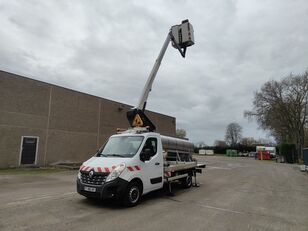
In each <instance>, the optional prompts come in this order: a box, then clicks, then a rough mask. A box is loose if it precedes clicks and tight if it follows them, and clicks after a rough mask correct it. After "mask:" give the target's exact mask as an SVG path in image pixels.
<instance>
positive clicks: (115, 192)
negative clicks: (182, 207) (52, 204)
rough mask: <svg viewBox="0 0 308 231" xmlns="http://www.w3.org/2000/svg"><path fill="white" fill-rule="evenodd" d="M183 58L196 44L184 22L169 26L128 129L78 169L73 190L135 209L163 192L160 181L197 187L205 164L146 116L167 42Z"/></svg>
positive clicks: (188, 144) (186, 144)
mask: <svg viewBox="0 0 308 231" xmlns="http://www.w3.org/2000/svg"><path fill="white" fill-rule="evenodd" d="M170 41H172V45H173V46H174V47H175V48H176V49H178V50H179V51H180V53H181V55H182V56H183V57H185V53H186V48H187V47H188V46H191V45H193V44H194V39H193V28H192V26H191V24H190V23H189V22H188V20H185V21H183V22H182V24H180V25H176V26H173V27H171V29H170V32H169V33H168V36H167V39H166V41H165V43H164V45H163V48H162V50H161V51H160V53H159V56H158V58H157V60H156V62H155V64H154V67H153V69H152V71H151V73H150V76H149V78H148V80H147V82H146V84H145V87H144V89H143V93H142V95H141V97H140V100H139V103H138V104H137V106H136V107H135V108H133V109H132V110H131V111H129V112H128V113H127V118H128V121H129V123H130V125H131V127H132V128H130V129H128V130H126V131H123V132H118V133H117V134H115V135H112V136H111V137H110V138H109V139H108V141H107V142H106V143H105V144H104V145H103V146H102V147H101V148H100V149H99V150H98V152H97V153H96V154H95V155H94V156H93V157H92V158H90V159H89V160H87V161H86V162H84V163H83V164H82V166H81V167H80V170H79V172H78V176H77V191H78V193H79V194H81V195H83V196H85V197H89V198H93V197H94V198H99V199H107V198H118V199H120V200H122V201H123V202H124V204H125V205H127V206H134V205H137V204H138V202H139V201H140V198H141V196H142V195H144V194H146V193H149V192H151V191H153V190H157V189H161V188H162V187H163V184H164V182H166V183H168V186H169V192H171V190H172V185H171V182H174V181H179V182H180V183H181V184H182V185H183V187H185V188H189V187H191V186H192V185H193V178H194V179H195V182H194V183H195V184H196V174H197V173H201V172H202V168H204V167H205V164H200V163H197V161H195V160H193V159H192V153H193V147H194V146H193V144H192V143H191V142H189V141H187V140H182V139H178V138H173V137H168V136H162V135H160V134H159V133H156V132H155V129H156V128H155V125H154V124H153V123H152V122H151V121H150V119H149V118H148V117H147V116H146V114H145V107H146V101H147V98H148V95H149V92H150V90H151V88H152V83H153V81H154V78H155V76H156V73H157V71H158V68H159V65H160V63H161V60H162V58H163V56H164V53H165V51H166V49H167V47H168V44H169V42H170Z"/></svg>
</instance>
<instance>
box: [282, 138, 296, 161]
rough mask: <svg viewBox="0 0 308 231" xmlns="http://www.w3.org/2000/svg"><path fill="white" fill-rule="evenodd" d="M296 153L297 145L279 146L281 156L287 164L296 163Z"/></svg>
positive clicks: (285, 144)
mask: <svg viewBox="0 0 308 231" xmlns="http://www.w3.org/2000/svg"><path fill="white" fill-rule="evenodd" d="M295 152H296V146H295V144H287V143H284V144H281V145H279V154H280V155H282V156H283V157H284V159H285V161H286V163H290V164H293V163H294V160H295V159H294V157H295Z"/></svg>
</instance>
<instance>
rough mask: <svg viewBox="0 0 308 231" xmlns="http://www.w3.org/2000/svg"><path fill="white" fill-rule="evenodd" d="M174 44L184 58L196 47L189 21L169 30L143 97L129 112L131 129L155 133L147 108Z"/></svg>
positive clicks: (144, 89) (128, 117)
mask: <svg viewBox="0 0 308 231" xmlns="http://www.w3.org/2000/svg"><path fill="white" fill-rule="evenodd" d="M170 41H171V42H172V46H173V47H174V48H176V49H177V50H178V51H179V52H180V54H181V55H182V57H183V58H185V55H186V49H187V47H189V46H192V45H194V43H195V42H194V30H193V27H192V25H191V24H190V23H189V21H188V19H186V20H184V21H182V23H181V24H180V25H175V26H172V27H171V28H170V30H169V33H168V35H167V38H166V40H165V42H164V44H163V47H162V48H161V50H160V53H159V55H158V57H157V59H156V61H155V64H154V66H153V68H152V71H151V73H150V75H149V77H148V79H147V82H146V84H145V86H144V88H143V92H142V95H141V97H140V99H139V102H138V104H137V106H136V107H134V108H132V109H131V110H130V111H128V112H127V119H128V121H129V123H130V125H131V127H146V128H148V130H149V131H155V130H156V127H155V125H154V124H153V123H152V122H151V120H150V119H149V118H148V117H147V116H146V114H145V108H146V104H147V99H148V96H149V93H150V91H151V89H152V84H153V81H154V79H155V76H156V74H157V71H158V69H159V67H160V64H161V61H162V59H163V57H164V54H165V52H166V50H167V48H168V45H169V42H170Z"/></svg>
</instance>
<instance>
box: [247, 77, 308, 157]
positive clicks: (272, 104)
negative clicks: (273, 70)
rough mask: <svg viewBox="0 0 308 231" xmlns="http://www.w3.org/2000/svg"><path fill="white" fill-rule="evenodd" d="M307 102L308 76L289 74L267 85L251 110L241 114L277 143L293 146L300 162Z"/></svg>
mask: <svg viewBox="0 0 308 231" xmlns="http://www.w3.org/2000/svg"><path fill="white" fill-rule="evenodd" d="M307 102H308V72H305V73H304V74H303V75H292V74H291V75H290V76H288V77H286V78H284V79H283V80H282V81H279V82H278V81H269V82H266V83H265V84H264V85H263V86H262V88H261V90H260V91H259V92H256V93H255V97H254V101H253V110H252V111H246V112H244V115H245V116H246V117H248V118H255V119H256V120H257V122H258V124H259V125H260V127H261V128H263V129H267V130H269V131H270V132H271V134H272V135H273V136H274V137H275V139H276V141H277V142H278V143H283V142H288V143H294V144H296V148H297V155H298V157H299V158H302V153H301V149H302V146H303V144H304V140H305V127H306V126H307Z"/></svg>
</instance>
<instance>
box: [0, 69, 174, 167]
mask: <svg viewBox="0 0 308 231" xmlns="http://www.w3.org/2000/svg"><path fill="white" fill-rule="evenodd" d="M131 107H132V106H130V105H127V104H123V103H119V102H115V101H111V100H107V99H104V98H99V97H96V96H92V95H88V94H84V93H81V92H77V91H73V90H70V89H66V88H63V87H60V86H56V85H52V84H48V83H44V82H41V81H37V80H33V79H29V78H26V77H22V76H19V75H15V74H11V73H8V72H4V71H0V168H6V167H18V166H22V165H36V166H47V165H50V164H53V163H57V162H83V161H84V160H86V159H88V158H89V157H90V156H92V155H93V154H94V153H95V152H96V150H97V149H98V148H99V147H100V146H101V145H102V144H103V143H104V142H105V141H106V139H107V138H108V137H109V136H110V135H111V134H114V133H115V132H116V129H117V128H128V127H129V123H128V121H127V119H126V112H127V111H128V110H129V109H130V108H131ZM146 114H147V115H148V116H149V118H150V119H151V120H152V121H153V122H154V124H155V125H156V127H157V131H158V132H159V133H161V134H164V135H170V136H175V133H176V128H175V126H176V121H175V118H174V117H170V116H167V115H162V114H159V113H155V112H150V111H147V112H146Z"/></svg>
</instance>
